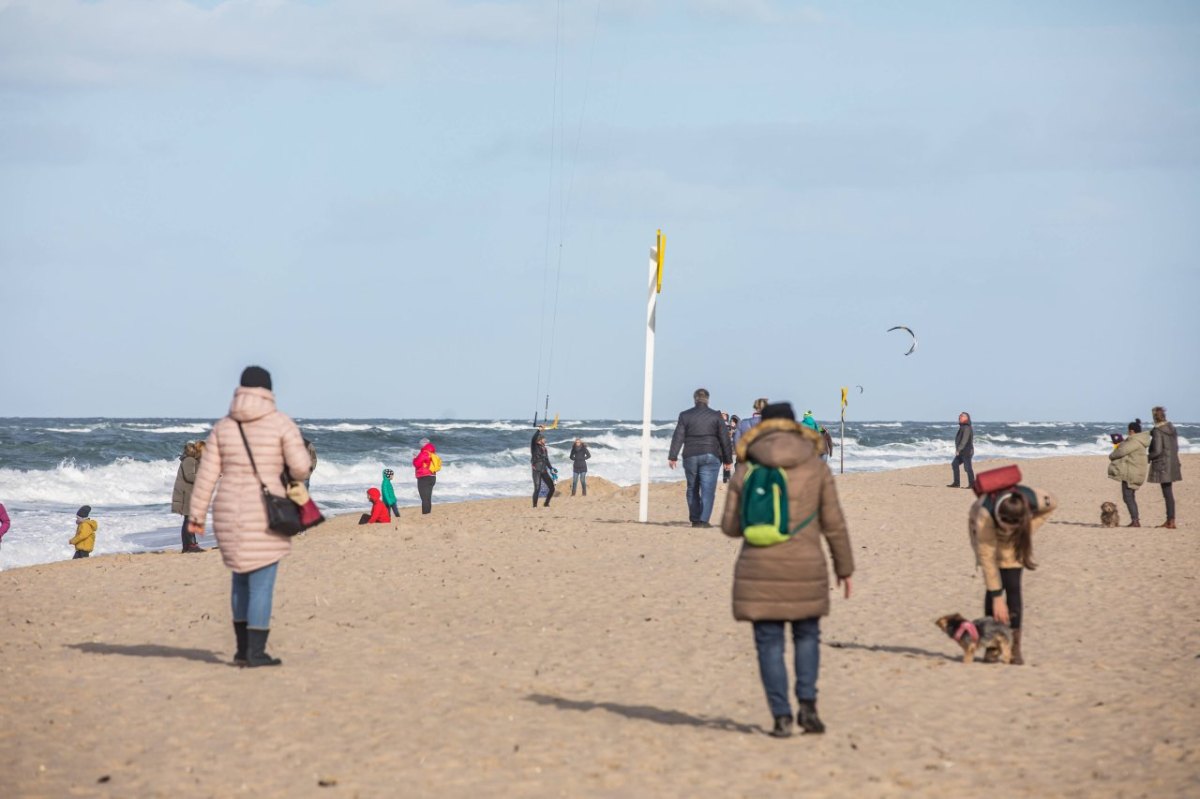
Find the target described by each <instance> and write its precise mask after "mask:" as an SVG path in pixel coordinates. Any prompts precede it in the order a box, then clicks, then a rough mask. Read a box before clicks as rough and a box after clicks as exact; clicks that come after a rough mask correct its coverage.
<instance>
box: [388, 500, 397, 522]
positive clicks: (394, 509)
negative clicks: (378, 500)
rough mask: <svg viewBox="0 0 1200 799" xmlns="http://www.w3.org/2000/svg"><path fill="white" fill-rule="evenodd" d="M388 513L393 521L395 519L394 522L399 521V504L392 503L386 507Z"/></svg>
mask: <svg viewBox="0 0 1200 799" xmlns="http://www.w3.org/2000/svg"><path fill="white" fill-rule="evenodd" d="M388 513H390V514H392V518H393V519H395V520H396V521H399V520H400V503H399V502H393V503H392V504H391V505H388Z"/></svg>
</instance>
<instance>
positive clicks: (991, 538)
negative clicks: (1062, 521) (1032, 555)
mask: <svg viewBox="0 0 1200 799" xmlns="http://www.w3.org/2000/svg"><path fill="white" fill-rule="evenodd" d="M1017 487H1018V488H1024V489H1026V492H1027V495H1032V496H1033V500H1032V502H1031V503H1030V504H1031V506H1032V510H1033V519H1032V520H1031V521H1030V523H1029V530H1030V533H1031V534H1032V533H1035V532H1037V529H1038V528H1039V527H1041V526H1042V525H1043V524H1044V523H1045V521H1046V517H1047V516H1049V515H1050V514H1051V513H1053V512H1054V511H1055V510H1057V508H1058V501H1057V500H1056V499H1055V498H1054V495H1053V494H1050V493H1047V492H1045V491H1042V490H1040V489H1037V488H1030V487H1029V486H1017ZM987 502H988V495H987V494H985V495H984V496H982V497H980V498H979V499H977V500H975V504H974V505H972V506H971V510H970V513H969V515H968V517H967V518H968V521H967V526H968V529H969V532H970V536H971V547H972V548H973V549H974V550H975V561H976V563H977V564H978V566H979V568H981V569H983V581H984V583H985V584H986V585H987V590H988V591H1000V590H1002V589H1003V587H1004V586H1003V583H1001V582H1000V569H1020V568H1022V567H1023V566H1024V564H1022V563H1021V561H1019V560H1017V548H1016V545H1015V543H1014V541H1013V538H1012V533H1010V532H1009V531H1007V530H1005V529H1004V528H1003V527H1001V526H1000V525H998V524H996V520H995V519H993V518H992V513H991V511H990V510H989V509H988V507H987V505H986V504H985V503H987Z"/></svg>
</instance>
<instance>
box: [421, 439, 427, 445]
mask: <svg viewBox="0 0 1200 799" xmlns="http://www.w3.org/2000/svg"><path fill="white" fill-rule="evenodd" d="M428 443H429V439H428V438H422V439H421V446H422V447H423V446H425V445H426V444H428Z"/></svg>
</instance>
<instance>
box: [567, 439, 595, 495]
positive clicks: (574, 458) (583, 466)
mask: <svg viewBox="0 0 1200 799" xmlns="http://www.w3.org/2000/svg"><path fill="white" fill-rule="evenodd" d="M590 457H592V453H591V452H590V451H589V450H588V448H587V444H584V443H583V439H582V438H577V439H575V443H574V444H572V445H571V496H575V487H576V486H577V485H578V484H580V483H583V495H584V496H585V497H586V496H587V471H588V468H587V462H588V458H590Z"/></svg>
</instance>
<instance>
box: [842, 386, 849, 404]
mask: <svg viewBox="0 0 1200 799" xmlns="http://www.w3.org/2000/svg"><path fill="white" fill-rule="evenodd" d="M848 390H849V389H848V388H847V387H846V386H842V407H843V408H845V407H846V404H847V402H846V392H847V391H848Z"/></svg>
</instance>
